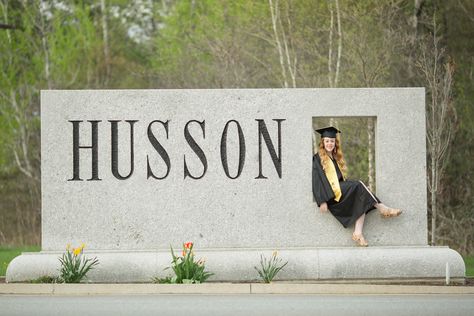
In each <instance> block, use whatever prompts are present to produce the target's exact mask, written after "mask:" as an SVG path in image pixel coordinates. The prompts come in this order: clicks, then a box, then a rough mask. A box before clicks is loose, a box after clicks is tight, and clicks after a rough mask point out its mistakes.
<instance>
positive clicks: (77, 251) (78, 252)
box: [72, 247, 82, 256]
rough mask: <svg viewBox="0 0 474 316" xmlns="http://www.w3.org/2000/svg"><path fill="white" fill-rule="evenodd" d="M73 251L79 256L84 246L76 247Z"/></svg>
mask: <svg viewBox="0 0 474 316" xmlns="http://www.w3.org/2000/svg"><path fill="white" fill-rule="evenodd" d="M72 252H73V253H74V255H75V256H78V255H79V254H80V253H81V252H82V248H81V247H79V248H74V250H73V251H72Z"/></svg>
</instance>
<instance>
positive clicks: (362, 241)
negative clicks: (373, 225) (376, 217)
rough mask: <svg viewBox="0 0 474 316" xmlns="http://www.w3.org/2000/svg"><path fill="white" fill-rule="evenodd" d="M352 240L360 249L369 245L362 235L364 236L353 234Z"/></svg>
mask: <svg viewBox="0 0 474 316" xmlns="http://www.w3.org/2000/svg"><path fill="white" fill-rule="evenodd" d="M352 240H353V241H355V242H356V244H357V246H359V247H367V246H368V245H369V243H368V242H367V240H365V238H364V235H362V234H360V235H358V234H356V233H353V234H352Z"/></svg>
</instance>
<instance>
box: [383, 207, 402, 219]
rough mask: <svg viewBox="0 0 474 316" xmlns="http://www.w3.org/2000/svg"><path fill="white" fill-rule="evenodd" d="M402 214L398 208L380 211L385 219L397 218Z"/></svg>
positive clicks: (387, 208) (386, 208)
mask: <svg viewBox="0 0 474 316" xmlns="http://www.w3.org/2000/svg"><path fill="white" fill-rule="evenodd" d="M400 214H402V210H400V209H398V208H391V207H384V208H381V209H380V215H382V216H383V217H397V216H399V215H400Z"/></svg>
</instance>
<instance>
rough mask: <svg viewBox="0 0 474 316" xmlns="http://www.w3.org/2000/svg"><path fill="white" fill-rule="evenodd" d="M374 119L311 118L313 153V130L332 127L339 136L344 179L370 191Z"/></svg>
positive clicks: (316, 141) (373, 188) (316, 137)
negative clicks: (362, 183)
mask: <svg viewBox="0 0 474 316" xmlns="http://www.w3.org/2000/svg"><path fill="white" fill-rule="evenodd" d="M376 120H377V118H376V117H373V116H369V117H367V116H364V117H313V122H312V124H313V154H314V153H316V152H317V151H318V148H319V144H320V140H321V135H319V133H317V132H316V131H315V130H317V129H320V128H323V127H327V126H334V127H335V128H337V129H338V130H340V131H341V134H339V137H340V140H341V148H342V152H343V155H344V160H345V161H346V166H347V178H348V179H352V180H361V181H362V182H364V183H365V184H366V185H367V186H368V187H369V188H370V190H371V191H372V192H376V183H375V163H376V161H375V126H376Z"/></svg>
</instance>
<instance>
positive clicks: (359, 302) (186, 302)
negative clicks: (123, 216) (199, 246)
mask: <svg viewBox="0 0 474 316" xmlns="http://www.w3.org/2000/svg"><path fill="white" fill-rule="evenodd" d="M0 315H1V316H15V315H35V316H36V315H37V316H42V315H47V316H54V315H61V316H62V315H81V316H84V315H114V316H120V315H134V316H142V315H143V316H146V315H160V316H161V315H173V316H176V315H192V316H198V315H206V316H208V315H219V316H223V315H245V316H250V315H262V316H264V315H272V316H274V315H285V316H288V315H331V316H333V315H334V316H335V315H351V316H355V315H377V316H379V315H384V316H386V315H387V316H388V315H397V316H399V315H417V316H418V315H430V316H432V315H450V316H454V315H462V316H467V315H474V295H275V294H269V295H256V294H246V295H123V296H49V295H48V296H46V295H45V296H33V295H21V296H20V295H2V296H0Z"/></svg>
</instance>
